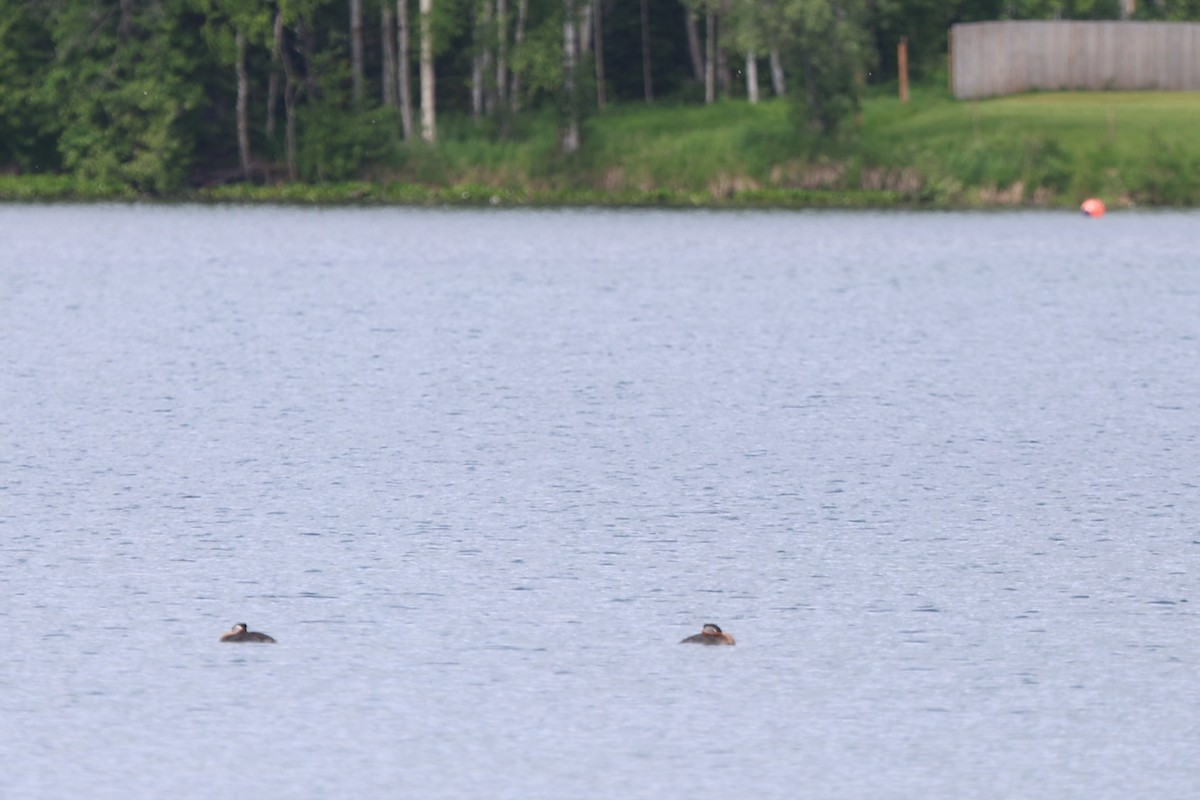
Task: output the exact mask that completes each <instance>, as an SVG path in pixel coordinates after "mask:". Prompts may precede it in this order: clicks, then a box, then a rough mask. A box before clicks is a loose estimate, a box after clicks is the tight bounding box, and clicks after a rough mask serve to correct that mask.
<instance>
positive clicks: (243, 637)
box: [221, 622, 275, 642]
mask: <svg viewBox="0 0 1200 800" xmlns="http://www.w3.org/2000/svg"><path fill="white" fill-rule="evenodd" d="M221 641H222V642H274V641H275V640H274V639H272V638H271V637H270V636H267V635H266V634H265V633H259V632H258V631H250V630H246V623H244V622H239V623H238V624H237V625H234V626H233V630H231V631H230V632H229V633H226V634H224V635H222V636H221Z"/></svg>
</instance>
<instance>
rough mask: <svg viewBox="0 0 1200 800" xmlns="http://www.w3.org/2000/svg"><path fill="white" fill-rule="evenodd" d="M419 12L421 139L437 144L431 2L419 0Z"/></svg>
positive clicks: (435, 79)
mask: <svg viewBox="0 0 1200 800" xmlns="http://www.w3.org/2000/svg"><path fill="white" fill-rule="evenodd" d="M420 10H421V138H422V139H424V140H425V141H426V142H427V143H429V144H434V143H435V142H437V105H436V99H435V97H434V88H435V84H436V82H437V78H436V76H435V75H434V72H433V0H420Z"/></svg>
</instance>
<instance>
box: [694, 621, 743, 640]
mask: <svg viewBox="0 0 1200 800" xmlns="http://www.w3.org/2000/svg"><path fill="white" fill-rule="evenodd" d="M680 644H737V642H735V641H734V640H733V637H732V636H730V635H729V634H728V633H725V632H724V631H722V630H721V626H719V625H713V624H712V623H711V622H709V623H707V624H706V625H705V626H704V627H703V628H701V629H700V632H699V633H697V634H695V635H694V636H689V637H687V638H686V639H684V640H683V641H682V642H680Z"/></svg>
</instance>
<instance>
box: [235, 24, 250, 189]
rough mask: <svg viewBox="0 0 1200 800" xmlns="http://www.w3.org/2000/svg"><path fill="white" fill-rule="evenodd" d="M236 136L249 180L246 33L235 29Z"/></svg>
mask: <svg viewBox="0 0 1200 800" xmlns="http://www.w3.org/2000/svg"><path fill="white" fill-rule="evenodd" d="M236 42H237V67H236V69H237V138H238V159H239V160H240V161H241V162H242V165H241V166H242V178H243V179H245V180H250V121H249V114H248V113H247V106H248V105H249V103H250V79H249V77H248V76H247V75H246V34H245V33H243V32H242V29H241V28H238V29H237V34H236Z"/></svg>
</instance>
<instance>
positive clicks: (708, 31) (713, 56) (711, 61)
mask: <svg viewBox="0 0 1200 800" xmlns="http://www.w3.org/2000/svg"><path fill="white" fill-rule="evenodd" d="M704 38H705V42H704V103H705V105H712V104H713V103H715V102H716V100H717V15H716V14H714V13H713V12H711V11H709V12H708V14H707V15H705V17H704Z"/></svg>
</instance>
